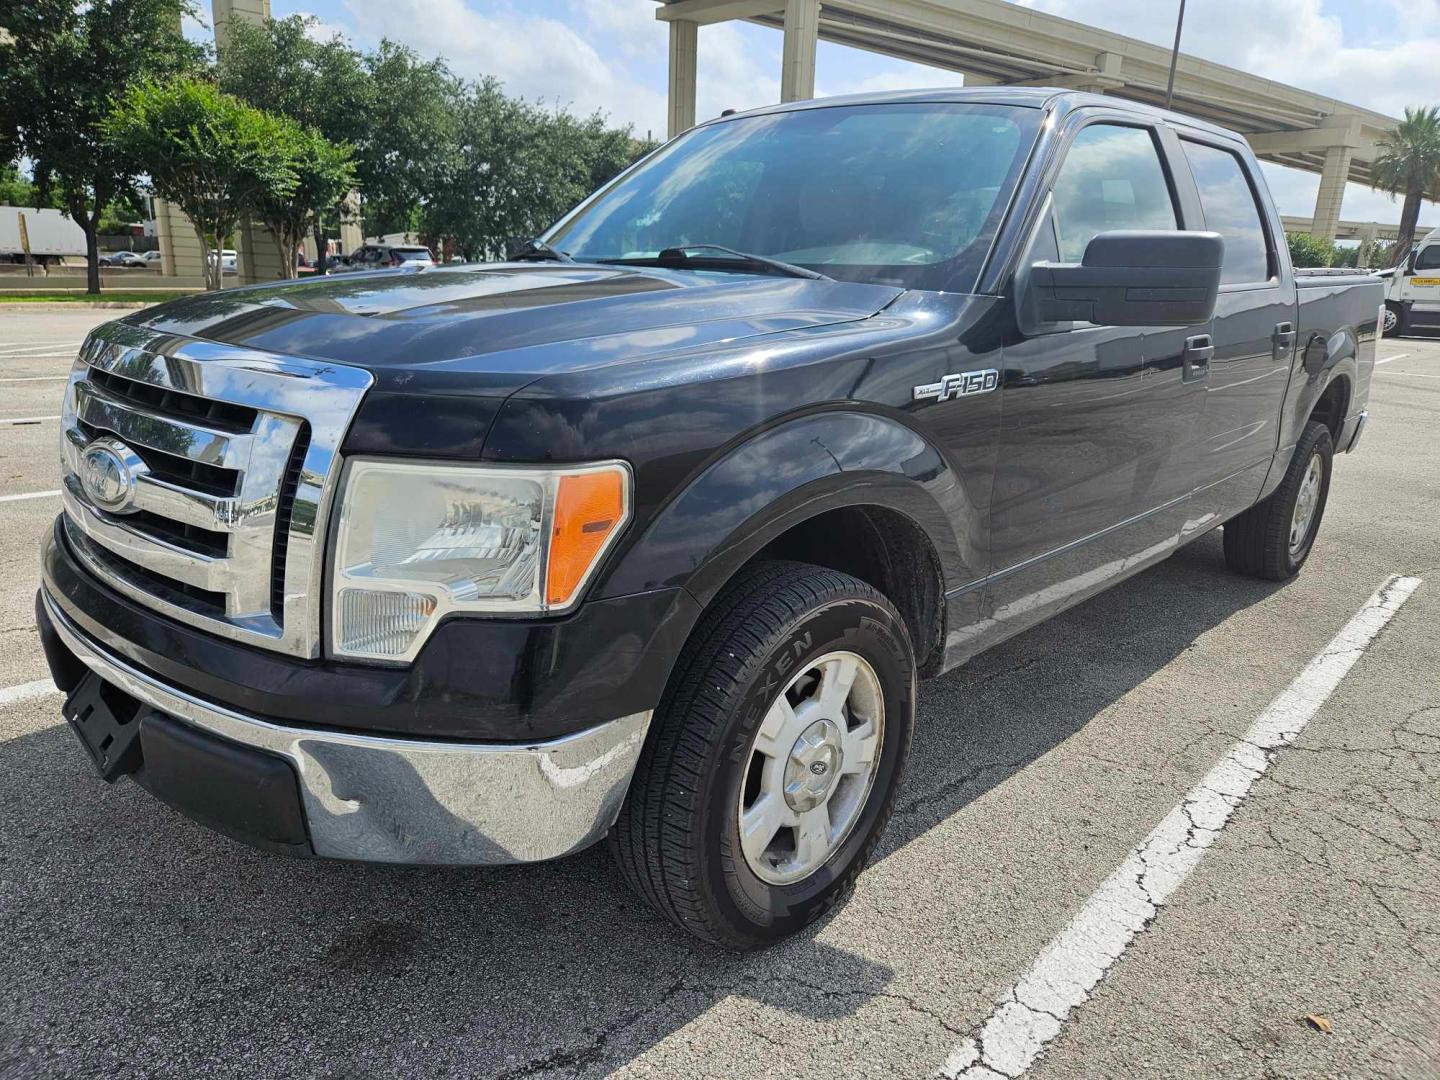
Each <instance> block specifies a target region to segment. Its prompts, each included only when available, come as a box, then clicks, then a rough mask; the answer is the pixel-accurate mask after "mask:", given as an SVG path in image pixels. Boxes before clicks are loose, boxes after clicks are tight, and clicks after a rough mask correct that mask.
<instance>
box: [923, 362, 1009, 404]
mask: <svg viewBox="0 0 1440 1080" xmlns="http://www.w3.org/2000/svg"><path fill="white" fill-rule="evenodd" d="M999 385H1000V372H998V371H996V370H995V369H994V368H985V369H983V370H981V371H959V372H955V373H954V374H950V375H942V376H941V377H940V381H939V382H932V383H925V384H923V385H921V386H917V387H915V390H914V393H915V400H916V401H926V400H928V399H930V398H934V399H935V400H936V401H949V400H950V399H951V398H957V397H965V396H966V395H967V394H988V393H989V392H990V391H991V390H994V389H995V387H997V386H999Z"/></svg>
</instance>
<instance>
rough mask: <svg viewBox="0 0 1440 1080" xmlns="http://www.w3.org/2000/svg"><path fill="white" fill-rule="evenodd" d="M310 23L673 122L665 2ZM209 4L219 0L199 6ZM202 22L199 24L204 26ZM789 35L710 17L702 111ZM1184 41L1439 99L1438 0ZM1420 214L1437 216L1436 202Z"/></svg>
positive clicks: (833, 48)
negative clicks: (661, 7) (662, 16)
mask: <svg viewBox="0 0 1440 1080" xmlns="http://www.w3.org/2000/svg"><path fill="white" fill-rule="evenodd" d="M1019 2H1020V3H1021V4H1022V6H1025V7H1031V8H1035V9H1037V10H1040V11H1045V12H1049V13H1051V14H1055V15H1062V16H1064V17H1066V18H1069V19H1074V20H1076V21H1079V22H1083V23H1087V24H1090V25H1093V26H1097V27H1100V28H1102V29H1105V30H1111V31H1115V32H1119V33H1124V34H1128V35H1129V36H1131V37H1137V38H1140V39H1142V40H1145V41H1150V42H1154V43H1157V44H1161V45H1165V46H1169V45H1170V43H1171V41H1172V38H1173V35H1174V32H1175V23H1174V19H1175V9H1176V6H1177V0H1019ZM271 5H272V11H271V13H272V15H274V16H275V17H277V18H280V17H284V16H287V15H295V14H300V15H307V16H311V17H313V18H314V19H316V20H317V22H316V27H315V31H314V32H315V33H316V34H318V35H320V36H324V37H329V36H330V35H332V34H335V33H339V34H342V35H344V36H345V37H347V38H349V39H350V40H351V41H352V42H353V43H354V44H355V45H357V46H359V47H361V48H368V47H371V46H373V45H374V44H376V43H377V42H378V41H379V40H380V39H381V38H383V37H389V38H391V39H393V40H396V41H400V42H404V43H405V44H407V45H410V46H411V47H412V48H414V49H416V50H417V51H419V52H421V53H423V54H425V55H427V56H433V55H440V56H443V57H445V59H446V60H447V61H448V62H449V64H450V65H451V67H452V68H453V69H454V70H455V71H456V72H457V73H459V74H461V75H464V76H467V77H472V78H478V77H480V76H484V75H490V76H494V77H495V78H497V79H499V80H500V81H501V82H503V83H504V84H505V86H506V88H507V89H508V90H509V92H510V93H512V94H515V95H518V96H521V97H525V98H529V99H532V100H533V99H538V100H542V101H545V102H547V103H550V104H553V105H561V106H565V107H567V108H569V109H571V110H572V111H574V112H579V113H590V112H594V111H597V110H598V111H601V112H604V113H606V114H607V115H608V116H609V117H610V118H611V119H612V120H614V121H615V122H617V123H621V124H631V125H633V126H634V128H635V130H636V132H637V133H639V134H645V133H651V134H653V135H654V136H656V137H657V138H659V137H663V136H664V133H665V92H666V63H667V55H668V36H667V35H668V31H667V28H666V26H665V24H663V23H661V22H659V21H657V20H656V18H655V9H656V7H657V4H656V3H655V2H654V0H271ZM198 6H199V7H200V8H201V9H202V11H206V12H207V13H208V10H209V4H207V3H204V2H203V0H201V2H200V3H199V5H198ZM198 31H199V27H192V32H198ZM780 44H781V35H780V33H779V32H778V31H775V30H768V29H765V28H763V27H756V26H750V25H748V24H744V23H736V22H731V23H725V24H721V25H716V26H706V27H702V28H701V29H700V43H699V85H698V88H697V89H698V115H699V117H700V119H706V118H709V117H712V116H715V115H717V114H718V113H720V111H721V110H723V109H727V108H734V109H746V108H751V107H755V106H759V105H766V104H770V103H772V102H774V101H778V100H779V93H780V85H779V73H780ZM1181 50H1182V52H1187V53H1192V54H1194V55H1197V56H1201V57H1204V58H1205V59H1208V60H1214V61H1218V62H1219V63H1222V64H1227V65H1229V66H1231V67H1235V68H1239V69H1240V70H1242V71H1248V72H1251V73H1253V74H1256V75H1262V76H1265V77H1267V78H1271V79H1277V80H1279V81H1281V82H1285V83H1289V84H1291V85H1294V86H1299V87H1303V88H1304V89H1307V90H1313V91H1316V92H1318V93H1322V94H1326V95H1328V96H1331V97H1334V98H1337V99H1339V100H1341V101H1346V102H1350V103H1352V104H1356V105H1362V106H1366V107H1368V108H1371V109H1376V110H1378V111H1380V112H1383V113H1387V114H1389V115H1392V116H1398V115H1400V114H1401V112H1402V110H1403V109H1404V107H1405V106H1406V105H1416V104H1432V103H1436V102H1440V0H1189V5H1188V7H1187V9H1186V18H1185V34H1184V38H1183V41H1182V43H1181ZM959 82H960V76H959V75H958V74H957V73H955V72H949V71H941V70H938V69H935V68H926V67H921V66H918V65H914V64H909V63H906V62H904V61H899V60H891V59H888V58H886V57H882V56H876V55H873V54H871V53H866V52H862V51H860V50H857V49H849V48H845V47H843V46H838V45H830V44H826V43H824V42H822V43H821V45H820V50H819V54H818V59H817V62H816V93H817V95H830V94H844V93H855V92H860V91H867V90H888V89H903V88H906V87H920V86H954V85H957V84H958V83H959ZM1265 168H1266V176H1267V179H1268V181H1269V184H1270V187H1271V190H1272V192H1273V193H1274V195H1275V198H1276V201H1277V202H1278V203H1279V205H1280V209H1281V212H1282V213H1286V214H1297V215H1302V216H1306V217H1308V216H1309V215H1310V214H1312V213H1313V212H1314V208H1315V191H1316V188H1317V187H1318V186H1319V182H1320V181H1319V176H1318V174H1314V173H1306V172H1301V171H1298V170H1292V169H1285V168H1281V167H1279V166H1272V165H1268V164H1267V165H1266V167H1265ZM1342 216H1343V217H1345V218H1347V219H1355V220H1361V221H1387V222H1394V221H1398V220H1399V217H1400V206H1399V202H1398V201H1392V200H1391V199H1390V197H1389V196H1387V195H1384V194H1380V193H1376V192H1373V191H1371V190H1369V189H1368V188H1366V187H1364V186H1363V185H1356V184H1351V185H1349V187H1348V188H1347V190H1346V193H1345V202H1344V206H1343V209H1342ZM1421 221H1422V223H1426V224H1430V225H1440V209H1437V208H1436V207H1435V206H1434V205H1433V204H1427V205H1426V206H1425V208H1424V210H1423V211H1422V213H1421Z"/></svg>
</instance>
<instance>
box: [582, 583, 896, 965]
mask: <svg viewBox="0 0 1440 1080" xmlns="http://www.w3.org/2000/svg"><path fill="white" fill-rule="evenodd" d="M914 711H915V657H914V651H913V649H912V647H911V643H910V637H909V634H908V632H907V631H906V628H905V623H904V621H903V620H902V619H901V618H900V616H899V614H898V613H897V612H896V611H895V608H894V607H893V606H892V605H891V604H890V602H889V601H888V600H887V599H885V597H884V596H882V595H881V594H880V593H879V592H877V591H876V590H875V589H873V588H871V587H870V586H869V585H867V584H865V583H864V582H863V581H860V580H858V579H856V578H853V577H851V576H849V575H848V574H841V573H838V572H836V571H833V570H826V569H823V568H821V567H817V566H811V565H808V564H804V563H790V562H766V563H760V564H757V565H756V566H754V567H753V568H750V569H748V570H745V571H742V573H741V575H740V576H739V577H738V578H737V579H736V580H735V581H734V582H733V583H732V584H731V585H729V586H727V588H726V589H725V590H724V592H722V593H721V595H720V596H719V597H717V598H716V600H715V601H714V603H713V604H712V605H711V608H710V610H709V611H708V612H707V613H706V614H705V616H704V617H703V618H702V619H701V621H700V623H699V625H698V626H697V627H696V629H695V631H694V633H693V634H692V635H691V637H690V640H689V642H687V644H686V646H685V648H684V650H683V651H682V653H681V656H680V659H679V661H678V662H677V664H676V667H675V671H674V674H673V675H672V676H671V679H670V683H669V685H668V686H667V688H666V691H665V695H664V697H663V698H662V700H661V703H660V707H659V709H658V710H657V711H656V714H655V719H654V722H653V724H652V725H651V730H650V734H649V737H648V738H647V740H646V746H645V750H644V752H643V753H642V755H641V758H640V762H639V764H638V766H637V767H636V771H635V777H634V780H633V781H632V783H631V786H630V793H629V795H628V797H627V799H626V802H625V806H624V807H623V808H622V809H621V811H620V817H619V819H618V820H617V822H616V824H615V828H614V829H612V830H611V832H610V850H611V853H612V854H613V855H614V857H615V860H616V862H617V863H618V864H619V867H620V870H621V873H622V874H623V875H624V877H625V879H626V881H627V882H628V883H629V885H630V886H631V888H633V889H634V890H635V892H636V893H638V894H639V895H640V896H641V897H642V898H643V899H644V900H645V901H646V902H647V903H648V904H649V905H650V906H651V907H653V908H654V909H655V910H656V911H657V912H659V913H660V914H661V915H664V916H665V917H666V918H668V919H669V920H670V921H671V922H673V923H675V924H676V925H677V926H679V927H681V928H682V929H684V930H686V931H688V932H689V933H691V934H693V935H694V936H696V937H698V938H700V939H702V940H704V941H707V942H711V943H713V944H716V945H721V946H725V947H727V948H731V949H738V950H745V949H755V948H760V947H763V946H765V945H769V944H772V943H774V942H777V941H780V940H781V939H783V938H785V937H788V936H789V935H791V934H793V933H795V932H796V931H798V930H800V929H802V928H803V927H805V926H806V925H807V924H809V923H811V922H813V921H814V920H815V919H817V918H819V917H820V916H821V915H823V914H824V913H825V912H827V911H829V910H830V909H831V908H832V907H834V906H835V905H836V904H837V903H838V902H839V901H841V900H842V899H843V898H844V897H845V896H846V895H847V894H848V893H849V891H850V889H851V887H852V886H853V885H854V882H855V879H856V877H858V876H859V874H860V871H861V870H862V869H863V868H864V866H865V864H866V862H867V861H868V860H869V857H870V854H871V852H872V851H873V850H874V847H875V844H876V842H877V841H878V840H879V838H880V835H881V833H882V832H883V831H884V828H885V826H886V824H887V823H888V822H889V819H890V813H891V810H892V808H893V805H894V797H895V789H896V786H897V784H898V781H899V779H900V776H901V775H902V774H903V772H904V768H905V761H906V757H907V755H908V754H909V749H910V735H911V730H912V728H913V725H914ZM764 800H769V801H768V802H767V801H764ZM767 838H768V839H767Z"/></svg>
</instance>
